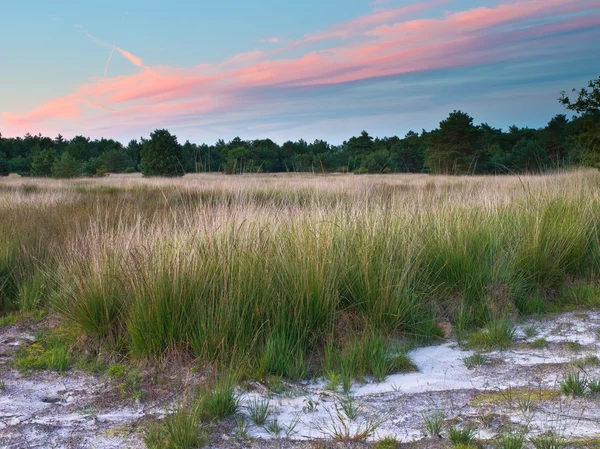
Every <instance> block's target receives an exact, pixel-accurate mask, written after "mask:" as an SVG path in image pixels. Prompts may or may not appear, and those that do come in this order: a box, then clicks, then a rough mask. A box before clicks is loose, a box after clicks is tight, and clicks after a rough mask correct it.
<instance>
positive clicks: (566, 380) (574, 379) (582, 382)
mask: <svg viewBox="0 0 600 449" xmlns="http://www.w3.org/2000/svg"><path fill="white" fill-rule="evenodd" d="M587 384H588V380H587V377H586V376H585V375H582V374H581V373H580V372H579V371H577V372H575V371H570V372H569V373H568V374H567V375H566V376H563V380H562V381H561V382H560V391H562V392H563V393H564V394H566V395H568V396H583V395H584V394H585V390H586V388H587Z"/></svg>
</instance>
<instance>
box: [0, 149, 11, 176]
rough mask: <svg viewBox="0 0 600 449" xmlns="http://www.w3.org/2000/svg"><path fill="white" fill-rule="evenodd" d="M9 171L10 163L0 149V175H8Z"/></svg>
mask: <svg viewBox="0 0 600 449" xmlns="http://www.w3.org/2000/svg"><path fill="white" fill-rule="evenodd" d="M9 173H10V165H9V163H8V159H7V158H6V154H4V153H3V152H2V151H0V176H8V175H9Z"/></svg>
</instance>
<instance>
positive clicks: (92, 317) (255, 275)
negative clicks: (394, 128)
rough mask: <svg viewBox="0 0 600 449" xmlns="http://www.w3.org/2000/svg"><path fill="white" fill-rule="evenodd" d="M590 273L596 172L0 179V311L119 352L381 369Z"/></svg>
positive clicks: (308, 371)
mask: <svg viewBox="0 0 600 449" xmlns="http://www.w3.org/2000/svg"><path fill="white" fill-rule="evenodd" d="M599 275H600V174H599V173H598V172H597V171H575V172H566V173H561V174H552V175H539V176H524V177H430V176H427V175H386V176H360V177H359V176H354V175H339V176H338V175H331V176H316V177H315V176H308V175H279V176H266V175H256V176H238V177H231V176H224V175H197V176H186V177H184V178H182V179H178V180H166V179H144V178H141V177H137V176H135V175H129V176H110V177H107V178H102V179H88V180H83V179H81V180H71V181H57V180H42V179H28V178H8V179H5V180H2V181H0V315H6V316H14V315H18V314H27V313H33V312H38V311H40V310H41V311H44V312H45V311H51V312H54V313H56V314H58V316H59V317H60V320H61V322H62V325H63V326H64V327H66V328H68V329H70V330H72V331H73V332H74V333H75V334H76V335H77V337H78V338H77V341H78V342H79V344H82V345H86V346H88V347H93V348H102V351H104V352H114V353H118V354H121V355H122V356H124V357H126V358H128V359H129V360H134V361H135V360H139V361H157V360H161V359H163V358H165V357H167V356H169V355H170V354H174V353H176V354H185V355H186V356H189V357H191V358H193V359H194V360H195V361H196V362H197V363H198V364H200V365H203V366H207V365H211V366H213V367H215V368H216V369H217V370H227V371H228V372H231V371H235V373H236V376H238V377H239V376H243V377H246V376H248V377H254V378H264V377H265V376H268V375H276V376H284V377H287V378H290V379H298V378H302V377H306V376H310V375H319V374H329V375H332V376H333V374H336V375H339V376H341V377H342V379H344V378H345V379H347V378H351V377H357V376H358V377H363V376H368V375H373V376H375V377H376V378H382V377H385V376H386V375H387V374H389V373H391V372H393V371H397V370H400V369H405V368H410V363H409V362H407V361H406V360H405V359H404V358H402V357H399V356H398V342H399V341H400V342H402V341H414V340H418V341H428V340H431V339H435V338H438V337H441V336H442V335H443V332H442V330H443V328H444V326H445V325H446V324H447V323H449V324H451V325H452V326H453V327H454V328H455V329H456V332H457V333H459V335H460V334H461V333H462V332H465V331H466V330H469V329H474V328H478V327H485V326H488V325H491V326H492V327H491V328H494V326H496V327H499V326H500V327H502V325H503V323H506V322H507V321H508V320H510V319H512V318H514V317H515V316H517V315H518V314H532V313H538V312H544V311H548V310H552V309H556V308H560V307H564V306H565V305H569V304H576V305H581V306H597V305H598V304H599V303H600V300H599V298H600V295H599V292H600V290H599V287H598V285H597V280H598V278H599ZM5 319H6V320H7V321H8V320H9V319H8V318H5ZM500 320H502V321H500ZM498 323H500V324H498ZM504 328H506V326H505V327H504ZM509 330H510V329H509ZM491 344H492V345H493V342H492V343H491ZM485 345H486V346H489V345H488V343H487V342H486V343H485Z"/></svg>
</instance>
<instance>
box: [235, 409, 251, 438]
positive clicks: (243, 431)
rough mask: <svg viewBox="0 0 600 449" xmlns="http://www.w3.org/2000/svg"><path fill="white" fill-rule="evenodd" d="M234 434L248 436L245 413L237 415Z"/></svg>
mask: <svg viewBox="0 0 600 449" xmlns="http://www.w3.org/2000/svg"><path fill="white" fill-rule="evenodd" d="M233 434H234V435H235V436H236V437H238V438H242V439H247V438H248V423H247V422H246V419H245V418H244V416H243V415H237V416H236V417H235V430H234V431H233Z"/></svg>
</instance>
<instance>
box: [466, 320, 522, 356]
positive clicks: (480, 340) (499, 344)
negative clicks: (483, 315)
mask: <svg viewBox="0 0 600 449" xmlns="http://www.w3.org/2000/svg"><path fill="white" fill-rule="evenodd" d="M515 331H516V328H515V326H514V325H513V324H512V323H511V322H510V321H506V320H500V321H494V322H492V323H490V324H489V325H488V326H487V327H486V328H485V329H482V330H480V331H477V332H475V333H473V334H471V335H470V336H469V338H468V345H469V346H470V347H473V348H477V349H483V350H491V349H508V348H510V347H511V346H512V344H513V342H514V338H515Z"/></svg>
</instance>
